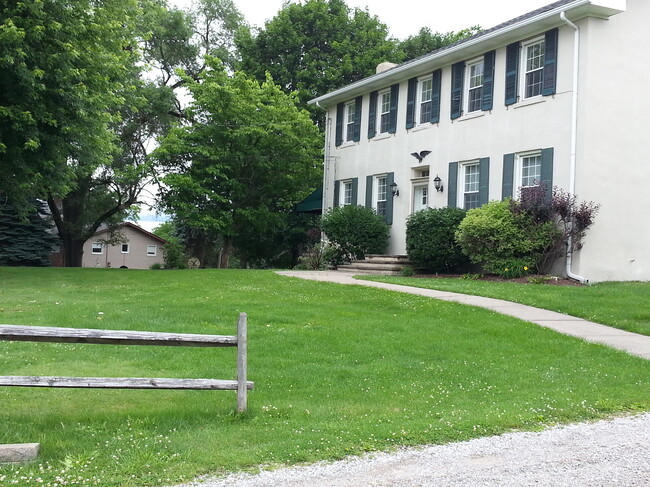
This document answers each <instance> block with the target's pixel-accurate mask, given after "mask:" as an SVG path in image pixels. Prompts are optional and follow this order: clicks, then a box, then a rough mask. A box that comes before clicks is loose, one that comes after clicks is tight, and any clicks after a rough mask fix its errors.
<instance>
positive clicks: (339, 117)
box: [334, 103, 345, 147]
mask: <svg viewBox="0 0 650 487" xmlns="http://www.w3.org/2000/svg"><path fill="white" fill-rule="evenodd" d="M344 116H345V104H344V103H339V104H338V105H336V140H335V142H334V143H335V144H336V147H338V146H339V145H341V144H342V143H343V117H344Z"/></svg>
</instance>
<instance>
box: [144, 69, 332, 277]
mask: <svg viewBox="0 0 650 487" xmlns="http://www.w3.org/2000/svg"><path fill="white" fill-rule="evenodd" d="M207 62H208V69H207V70H205V71H204V72H203V74H202V75H201V77H200V80H199V81H198V82H197V81H193V80H192V79H190V78H185V80H186V82H187V83H188V84H187V87H188V88H189V90H190V92H191V95H192V98H193V102H192V103H191V105H190V107H189V108H188V110H187V114H188V116H189V117H190V118H191V120H192V123H191V124H190V125H189V126H184V127H177V128H175V129H172V130H171V131H170V133H169V134H168V136H167V137H165V139H164V140H163V142H162V144H161V147H160V148H159V149H158V150H157V151H156V154H157V157H158V159H159V161H160V162H161V164H162V165H163V166H164V167H165V170H166V171H167V172H168V174H167V176H165V178H164V181H165V183H166V185H167V189H166V191H165V192H164V194H163V205H164V208H165V209H166V210H168V211H169V212H171V213H173V214H174V215H175V216H176V218H177V219H179V222H180V223H181V224H183V225H189V226H192V227H196V228H199V229H202V230H204V231H209V232H212V233H217V234H219V235H221V237H222V240H223V249H224V250H223V252H222V261H221V263H220V266H221V267H226V266H227V264H228V260H229V257H230V255H231V254H232V252H233V250H237V249H240V250H242V251H243V250H244V249H250V247H251V245H250V239H262V238H265V237H266V236H267V235H269V234H270V233H273V232H274V231H275V230H276V229H277V228H279V227H280V225H279V222H280V221H281V220H282V219H283V218H284V217H285V215H287V214H288V213H290V212H291V210H292V208H293V206H294V205H295V204H296V203H297V202H299V201H300V200H301V199H302V198H304V197H305V196H306V195H307V194H309V192H311V191H312V190H313V189H314V187H315V186H316V185H317V184H318V183H319V181H320V177H321V171H320V161H319V160H320V157H321V155H320V152H321V151H320V145H321V141H320V134H319V132H318V129H317V128H316V127H315V126H314V125H313V123H312V122H311V120H310V118H309V115H308V114H307V112H305V111H303V110H299V109H298V108H297V107H296V100H295V97H293V96H291V95H287V94H285V93H284V92H283V91H282V90H281V89H280V88H279V87H278V86H277V85H275V84H274V83H273V81H272V79H271V78H270V77H269V78H267V79H266V80H265V81H264V82H262V83H259V82H258V81H256V80H254V79H251V78H249V77H248V76H246V75H244V74H243V73H240V72H235V73H234V74H233V75H229V74H228V73H227V72H226V70H225V68H224V67H223V64H222V63H221V62H219V61H218V60H217V59H215V58H208V60H207ZM242 257H244V259H246V258H247V257H246V256H245V255H243V254H242Z"/></svg>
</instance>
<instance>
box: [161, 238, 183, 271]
mask: <svg viewBox="0 0 650 487" xmlns="http://www.w3.org/2000/svg"><path fill="white" fill-rule="evenodd" d="M163 261H164V262H165V269H185V268H187V254H186V253H185V247H183V245H182V244H180V243H177V242H167V243H166V244H165V245H164V246H163Z"/></svg>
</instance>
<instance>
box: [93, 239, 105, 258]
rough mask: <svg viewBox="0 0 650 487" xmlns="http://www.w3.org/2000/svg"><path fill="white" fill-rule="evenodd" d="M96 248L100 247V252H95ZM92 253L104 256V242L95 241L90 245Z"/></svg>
mask: <svg viewBox="0 0 650 487" xmlns="http://www.w3.org/2000/svg"><path fill="white" fill-rule="evenodd" d="M95 246H98V247H99V252H97V251H96V250H95ZM90 249H91V250H90V252H91V254H92V255H103V254H104V244H103V243H102V242H99V241H97V240H95V241H94V242H92V243H91V244H90Z"/></svg>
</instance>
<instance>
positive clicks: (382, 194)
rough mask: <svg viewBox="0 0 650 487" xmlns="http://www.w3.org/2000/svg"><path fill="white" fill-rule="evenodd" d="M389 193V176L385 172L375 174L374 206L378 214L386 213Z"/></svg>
mask: <svg viewBox="0 0 650 487" xmlns="http://www.w3.org/2000/svg"><path fill="white" fill-rule="evenodd" d="M387 195H388V177H387V176H386V175H385V174H382V175H381V176H375V181H374V184H373V206H374V207H375V210H377V214H378V215H385V214H386V200H387Z"/></svg>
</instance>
